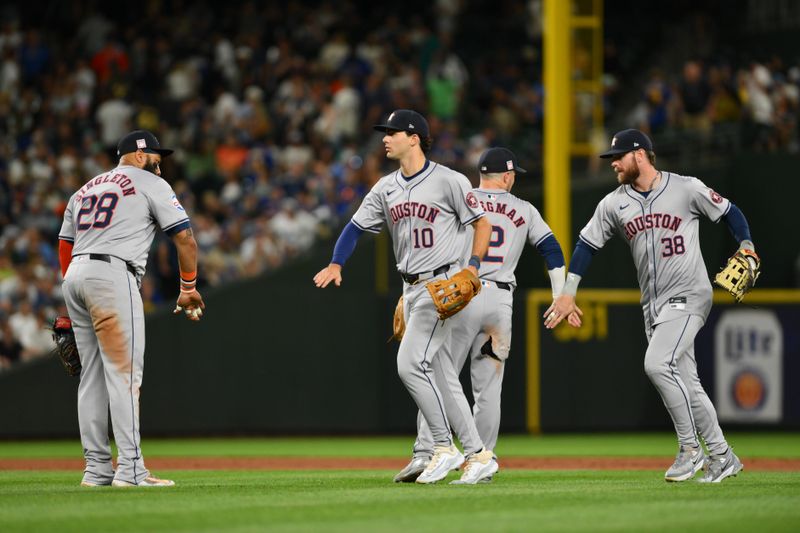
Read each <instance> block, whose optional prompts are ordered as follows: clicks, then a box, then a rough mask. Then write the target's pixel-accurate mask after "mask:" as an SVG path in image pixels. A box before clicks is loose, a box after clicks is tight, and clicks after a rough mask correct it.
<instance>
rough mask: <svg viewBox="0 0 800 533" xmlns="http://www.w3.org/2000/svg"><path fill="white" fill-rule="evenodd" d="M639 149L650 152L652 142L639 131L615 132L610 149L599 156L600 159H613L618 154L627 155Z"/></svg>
mask: <svg viewBox="0 0 800 533" xmlns="http://www.w3.org/2000/svg"><path fill="white" fill-rule="evenodd" d="M639 148H642V149H644V150H647V151H648V152H652V151H653V141H651V140H650V137H648V136H647V135H645V134H644V133H642V132H641V131H639V130H634V129H630V130H622V131H620V132H617V133H616V134H615V135H614V138H613V139H612V140H611V149H610V150H608V151H606V152H603V153H602V154H600V157H602V158H608V157H614V156H615V155H619V154H627V153H628V152H632V151H634V150H638V149H639Z"/></svg>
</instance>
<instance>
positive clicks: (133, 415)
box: [58, 130, 205, 487]
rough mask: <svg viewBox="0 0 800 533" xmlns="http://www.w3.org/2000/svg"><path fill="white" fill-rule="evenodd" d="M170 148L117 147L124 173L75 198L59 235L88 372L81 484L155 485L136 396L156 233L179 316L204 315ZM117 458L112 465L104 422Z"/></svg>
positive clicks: (137, 134)
mask: <svg viewBox="0 0 800 533" xmlns="http://www.w3.org/2000/svg"><path fill="white" fill-rule="evenodd" d="M171 153H172V150H167V149H164V148H161V147H160V145H159V143H158V139H156V137H155V136H154V135H153V134H152V133H150V132H148V131H144V130H136V131H132V132H131V133H129V134H128V135H126V136H125V137H123V138H122V139H121V140H120V142H119V146H118V155H119V156H120V159H119V165H118V166H117V167H116V168H113V169H111V170H110V171H108V172H106V173H104V174H100V175H99V176H96V177H94V178H92V179H91V180H89V181H88V182H86V184H85V185H84V186H83V187H81V188H80V189H79V190H78V191H77V192H76V193H75V194H73V195H72V198H70V200H69V202H68V204H67V207H66V210H65V212H64V223H63V224H62V226H61V231H60V232H59V234H58V238H59V240H60V242H59V258H60V262H61V270H62V273H63V274H64V284H63V286H62V289H63V292H64V300H65V302H66V304H67V310H68V311H69V317H70V319H71V320H72V326H73V329H74V331H75V340H76V342H77V345H78V352H79V353H80V356H81V363H82V366H83V369H82V371H81V375H80V378H81V381H80V385H79V386H78V424H79V426H80V432H81V443H82V444H83V452H84V456H85V459H86V469H85V470H84V475H83V481H82V482H81V485H83V486H87V487H95V486H100V485H114V486H117V487H130V486H145V487H158V486H170V485H174V483H173V482H172V481H169V480H163V479H158V478H156V477H153V476H151V475H150V472H149V471H148V470H147V468H146V467H145V465H144V459H143V458H142V449H141V439H140V434H139V390H140V386H141V384H142V377H143V373H144V346H145V336H144V311H143V307H142V297H141V295H140V294H139V285H140V283H141V279H142V276H143V275H144V271H145V263H146V261H147V253H148V251H149V250H150V244H151V243H152V241H153V236H154V234H155V231H156V228H157V227H158V228H160V229H161V230H163V231H164V232H165V233H167V235H169V236H171V237H172V240H173V242H174V243H175V246H176V247H177V249H178V263H179V265H180V269H181V293H180V296H179V297H178V302H177V304H178V306H179V309H182V310H185V312H186V315H187V317H188V318H189V319H190V320H193V321H197V320H199V319H200V316H202V309H203V308H204V307H205V305H204V303H203V299H202V297H201V296H200V293H198V292H197V290H195V282H196V278H197V243H196V242H195V240H194V237H193V236H192V228H191V225H190V223H189V217H188V215H187V214H186V211H184V209H183V207H182V206H181V204H180V203H179V202H178V200H177V199H176V197H175V193H174V192H173V191H172V188H171V187H170V186H169V184H168V183H167V182H166V181H164V180H163V179H161V177H160V176H161V168H160V164H161V158H162V157H166V156H168V155H169V154H171ZM109 410H110V412H111V423H112V425H113V429H114V440H115V442H116V445H117V449H118V451H119V455H118V460H117V467H116V470H115V469H114V466H113V464H112V462H111V446H110V444H109V440H108V415H109Z"/></svg>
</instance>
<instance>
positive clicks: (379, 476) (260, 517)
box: [0, 433, 800, 532]
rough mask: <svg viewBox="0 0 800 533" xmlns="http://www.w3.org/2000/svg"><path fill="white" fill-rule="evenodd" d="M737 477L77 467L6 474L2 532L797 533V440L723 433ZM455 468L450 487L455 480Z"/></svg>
mask: <svg viewBox="0 0 800 533" xmlns="http://www.w3.org/2000/svg"><path fill="white" fill-rule="evenodd" d="M728 438H729V440H730V441H731V442H732V443H733V445H734V447H735V449H736V451H737V453H738V454H739V455H740V456H741V457H742V458H743V459H744V462H745V471H744V472H743V473H742V474H740V475H739V476H738V477H736V478H731V479H728V480H726V481H725V482H723V483H721V484H719V485H704V484H700V483H695V482H686V483H679V484H668V483H665V482H664V481H663V479H662V476H663V470H658V471H645V470H634V471H599V470H598V471H593V470H564V471H533V470H513V469H504V470H501V472H500V473H498V474H497V476H496V478H495V480H494V482H493V483H491V484H487V485H477V486H450V485H447V484H444V483H440V484H437V485H434V486H419V485H414V484H394V483H392V482H391V477H392V476H393V475H394V473H395V471H394V470H344V469H343V470H321V471H316V470H299V471H287V470H277V471H266V470H250V471H242V470H175V471H160V470H159V471H157V472H155V473H156V474H157V475H159V476H161V477H169V478H171V479H175V480H176V482H177V483H178V486H176V487H174V488H159V489H153V488H150V489H147V488H142V489H115V488H105V487H104V488H96V489H85V488H81V487H79V486H78V483H79V482H80V479H81V472H80V471H75V472H72V471H39V470H37V471H19V470H6V471H0V531H2V532H10V531H112V530H113V531H223V530H224V531H265V530H280V531H398V530H406V531H482V532H486V531H620V530H626V531H643V530H648V531H661V530H663V531H666V530H676V529H680V530H682V531H692V530H694V531H701V530H702V531H704V532H709V531H798V530H800V471H790V472H772V471H753V470H748V469H747V460H746V459H747V458H748V457H749V458H786V459H798V458H800V435H798V434H788V433H770V434H764V433H759V434H745V433H738V434H737V433H732V434H730V435H728ZM410 444H411V439H410V438H397V437H364V438H313V439H312V438H281V439H202V440H179V439H170V440H154V439H150V440H147V439H146V440H145V442H144V453H145V457H146V458H154V457H378V458H380V457H387V458H389V457H392V458H403V457H406V456H407V454H408V450H409V447H410ZM674 447H675V445H674V437H673V436H671V435H667V434H644V435H639V434H617V435H553V436H542V437H528V436H501V443H500V445H499V446H498V449H497V453H498V455H499V456H500V458H501V465H502V458H503V457H504V456H506V457H525V456H529V457H565V458H569V457H578V456H612V457H659V458H661V457H663V461H664V468H666V466H668V464H669V462H670V460H671V456H672V455H673V454H674V452H675V449H674ZM80 456H81V449H80V443H79V442H77V441H57V442H24V443H15V442H0V459H34V460H35V459H40V458H76V457H77V458H80ZM457 477H458V474H457V473H455V472H454V473H451V474H450V476H449V477H448V478H447V481H450V480H452V479H456V478H457Z"/></svg>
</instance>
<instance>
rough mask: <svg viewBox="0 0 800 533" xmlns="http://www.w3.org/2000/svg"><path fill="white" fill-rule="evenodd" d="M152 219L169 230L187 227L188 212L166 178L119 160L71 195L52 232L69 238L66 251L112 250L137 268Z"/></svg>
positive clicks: (141, 262) (140, 269) (144, 258)
mask: <svg viewBox="0 0 800 533" xmlns="http://www.w3.org/2000/svg"><path fill="white" fill-rule="evenodd" d="M156 225H158V227H160V228H161V229H162V230H164V231H165V232H170V231H174V230H176V229H180V228H183V227H189V217H188V215H187V214H186V211H185V210H184V209H183V206H181V204H180V202H178V199H177V198H176V196H175V192H174V191H173V190H172V187H170V186H169V184H168V183H167V182H166V181H164V180H163V179H161V178H160V177H158V176H156V175H155V174H153V173H151V172H148V171H146V170H143V169H140V168H136V167H133V166H128V165H123V166H119V167H117V168H115V169H112V170H110V171H108V172H106V173H104V174H100V175H99V176H96V177H95V178H92V179H91V180H89V181H87V182H86V183H85V184H84V186H83V187H81V188H80V189H79V190H78V191H77V192H76V193H75V194H73V195H72V197H71V198H70V199H69V203H67V208H66V211H65V212H64V223H63V224H62V226H61V231H60V232H59V234H58V238H59V239H62V240H65V241H72V242H73V243H74V247H73V249H72V255H81V254H88V253H97V254H108V255H113V256H116V257H118V258H120V259H123V260H125V261H126V262H128V264H130V265H132V266H134V267H135V268H136V271H137V272H138V273H139V274H142V273H143V272H144V269H145V266H146V264H147V254H148V252H149V251H150V245H151V244H152V242H153V237H154V236H155V230H156Z"/></svg>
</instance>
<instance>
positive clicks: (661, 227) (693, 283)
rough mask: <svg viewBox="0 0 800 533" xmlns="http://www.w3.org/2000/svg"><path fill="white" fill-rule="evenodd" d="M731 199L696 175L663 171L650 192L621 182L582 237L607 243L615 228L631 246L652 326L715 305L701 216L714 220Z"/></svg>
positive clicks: (703, 311)
mask: <svg viewBox="0 0 800 533" xmlns="http://www.w3.org/2000/svg"><path fill="white" fill-rule="evenodd" d="M729 208H730V202H729V201H728V200H727V199H725V198H723V197H722V196H720V195H719V194H717V193H716V192H714V191H713V190H712V189H710V188H708V187H706V186H705V184H703V182H702V181H700V180H698V179H697V178H693V177H687V176H681V175H678V174H673V173H671V172H662V176H661V182H660V183H659V185H658V187H657V188H656V189H655V190H653V191H651V192H650V193H649V194H648V195H647V197H645V196H644V195H642V194H641V193H639V192H637V191H635V190H634V189H633V188H632V187H631V186H630V185H620V186H619V187H617V189H615V190H614V191H612V192H611V193H610V194H608V195H607V196H606V197H605V198H603V200H602V201H601V202H600V204H598V206H597V209H596V210H595V212H594V216H593V217H592V219H591V220H590V221H589V223H588V224H587V225H586V226H585V227H584V228H583V229H582V230H581V232H580V238H581V239H582V240H583V241H584V242H586V243H587V244H589V245H590V246H592V247H593V248H595V249H599V248H602V247H603V245H605V243H606V242H607V241H608V239H610V238H611V236H612V235H613V234H614V233H617V234H619V235H620V236H621V237H622V238H624V239H625V240H626V241H627V242H628V244H629V245H630V247H631V253H632V254H633V260H634V263H635V264H636V270H637V272H638V277H639V287H640V288H641V290H642V299H641V303H642V309H643V311H644V316H645V323H646V325H647V327H648V328H650V327H652V326H654V325H656V324H658V323H660V322H665V321H667V320H671V319H673V318H677V317H679V316H685V314H687V313H688V314H696V315H700V316H701V317H703V319H704V320H705V318H706V317H707V316H708V312H709V310H710V309H711V283H710V282H709V279H708V272H707V271H706V267H705V264H704V263H703V256H702V254H701V252H700V236H699V232H698V230H699V217H700V215H705V216H706V217H708V218H709V219H711V220H713V221H714V222H717V221H719V219H720V218H721V217H722V216H724V215H725V214H726V213H727V212H728V209H729Z"/></svg>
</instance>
